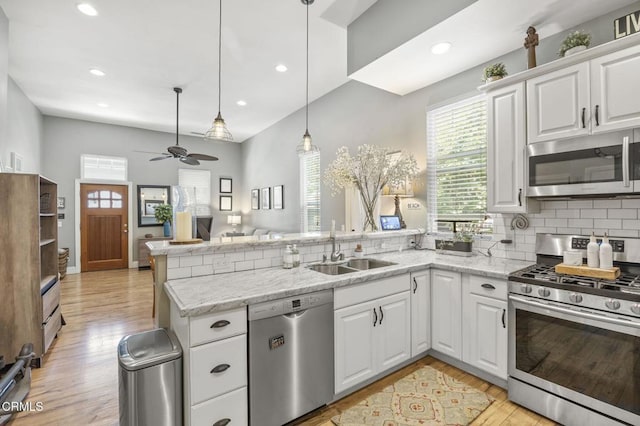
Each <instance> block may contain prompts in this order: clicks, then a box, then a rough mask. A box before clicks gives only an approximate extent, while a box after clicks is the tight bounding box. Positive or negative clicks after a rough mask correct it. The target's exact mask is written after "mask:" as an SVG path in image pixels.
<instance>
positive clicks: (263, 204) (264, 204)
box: [260, 187, 271, 210]
mask: <svg viewBox="0 0 640 426" xmlns="http://www.w3.org/2000/svg"><path fill="white" fill-rule="evenodd" d="M261 192H262V194H260V209H262V210H269V209H270V208H271V188H269V187H266V188H262V191H261Z"/></svg>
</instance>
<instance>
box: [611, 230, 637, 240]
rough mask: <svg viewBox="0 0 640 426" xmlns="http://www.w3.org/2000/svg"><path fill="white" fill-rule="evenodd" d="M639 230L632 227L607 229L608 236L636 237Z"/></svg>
mask: <svg viewBox="0 0 640 426" xmlns="http://www.w3.org/2000/svg"><path fill="white" fill-rule="evenodd" d="M639 234H640V233H639V231H636V230H632V229H609V236H611V237H623V238H638V235H639Z"/></svg>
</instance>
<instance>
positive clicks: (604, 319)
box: [509, 295, 640, 328]
mask: <svg viewBox="0 0 640 426" xmlns="http://www.w3.org/2000/svg"><path fill="white" fill-rule="evenodd" d="M509 299H510V300H513V301H516V302H520V303H522V304H523V305H529V306H535V307H537V308H542V309H548V310H550V311H554V312H558V313H561V314H567V315H573V316H576V317H579V318H584V319H590V320H593V321H599V322H607V323H609V324H614V325H621V326H624V327H633V328H640V324H638V323H637V322H635V321H633V320H623V319H618V318H611V317H608V316H605V315H597V314H591V313H589V312H585V311H583V310H580V311H576V310H573V309H567V308H562V307H560V306H557V305H551V304H547V303H540V302H534V301H533V300H529V299H523V298H521V297H518V296H512V295H509Z"/></svg>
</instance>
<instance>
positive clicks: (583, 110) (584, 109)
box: [582, 108, 587, 129]
mask: <svg viewBox="0 0 640 426" xmlns="http://www.w3.org/2000/svg"><path fill="white" fill-rule="evenodd" d="M586 112H587V109H586V108H582V128H583V129H584V128H585V127H587V125H586V123H585V122H584V114H585V113H586Z"/></svg>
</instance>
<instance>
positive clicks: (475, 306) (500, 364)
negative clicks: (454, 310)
mask: <svg viewBox="0 0 640 426" xmlns="http://www.w3.org/2000/svg"><path fill="white" fill-rule="evenodd" d="M462 293H463V295H462V312H463V327H462V330H463V333H462V334H463V335H462V342H463V345H462V346H463V357H462V360H463V361H464V362H466V363H468V364H471V365H473V366H474V367H477V368H479V369H481V370H484V371H486V372H488V373H491V374H493V375H494V376H496V377H499V378H501V379H505V380H506V379H507V298H506V297H507V283H506V281H504V280H496V279H487V278H484V277H479V276H475V275H466V276H464V277H463V283H462Z"/></svg>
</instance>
